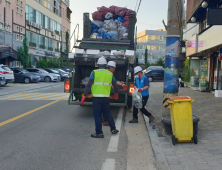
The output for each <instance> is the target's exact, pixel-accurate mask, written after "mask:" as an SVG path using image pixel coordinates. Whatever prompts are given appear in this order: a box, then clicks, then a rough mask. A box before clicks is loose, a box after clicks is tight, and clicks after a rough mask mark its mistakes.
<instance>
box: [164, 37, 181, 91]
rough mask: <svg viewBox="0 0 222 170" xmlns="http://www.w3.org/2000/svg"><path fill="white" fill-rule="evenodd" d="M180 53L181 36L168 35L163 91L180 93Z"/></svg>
mask: <svg viewBox="0 0 222 170" xmlns="http://www.w3.org/2000/svg"><path fill="white" fill-rule="evenodd" d="M179 55H180V37H167V38H166V55H165V71H164V89H163V93H165V94H174V93H178V83H179V79H178V66H179Z"/></svg>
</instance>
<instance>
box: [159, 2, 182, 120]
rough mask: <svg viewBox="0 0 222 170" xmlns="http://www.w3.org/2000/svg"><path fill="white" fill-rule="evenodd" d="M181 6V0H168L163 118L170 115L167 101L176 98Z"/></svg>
mask: <svg viewBox="0 0 222 170" xmlns="http://www.w3.org/2000/svg"><path fill="white" fill-rule="evenodd" d="M181 5H182V3H181V0H168V15H167V36H166V54H165V71H164V87H163V112H162V116H163V117H165V116H169V115H170V109H169V106H168V103H167V100H168V99H169V98H170V97H172V96H178V66H179V55H180V30H181V28H180V27H181V22H180V21H181V10H180V9H181V7H182V6H181Z"/></svg>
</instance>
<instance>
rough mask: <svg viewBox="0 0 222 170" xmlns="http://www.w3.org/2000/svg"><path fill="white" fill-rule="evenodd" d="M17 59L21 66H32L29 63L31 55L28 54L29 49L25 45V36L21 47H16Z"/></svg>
mask: <svg viewBox="0 0 222 170" xmlns="http://www.w3.org/2000/svg"><path fill="white" fill-rule="evenodd" d="M18 61H20V62H21V64H22V65H23V68H29V67H31V66H32V64H31V56H30V55H29V49H28V46H27V38H26V36H25V39H24V40H23V47H20V48H19V49H18Z"/></svg>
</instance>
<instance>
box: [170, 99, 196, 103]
mask: <svg viewBox="0 0 222 170" xmlns="http://www.w3.org/2000/svg"><path fill="white" fill-rule="evenodd" d="M167 102H168V103H175V102H194V100H192V99H184V100H174V101H169V100H168V101H167Z"/></svg>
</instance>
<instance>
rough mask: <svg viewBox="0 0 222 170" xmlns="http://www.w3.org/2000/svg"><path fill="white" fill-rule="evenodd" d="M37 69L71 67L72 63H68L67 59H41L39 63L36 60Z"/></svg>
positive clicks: (63, 57) (62, 57) (64, 57)
mask: <svg viewBox="0 0 222 170" xmlns="http://www.w3.org/2000/svg"><path fill="white" fill-rule="evenodd" d="M35 62H36V67H37V68H61V67H66V66H68V65H71V64H73V63H69V61H68V57H66V56H63V55H62V56H61V57H53V58H43V59H42V60H41V61H38V60H36V61H35Z"/></svg>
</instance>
